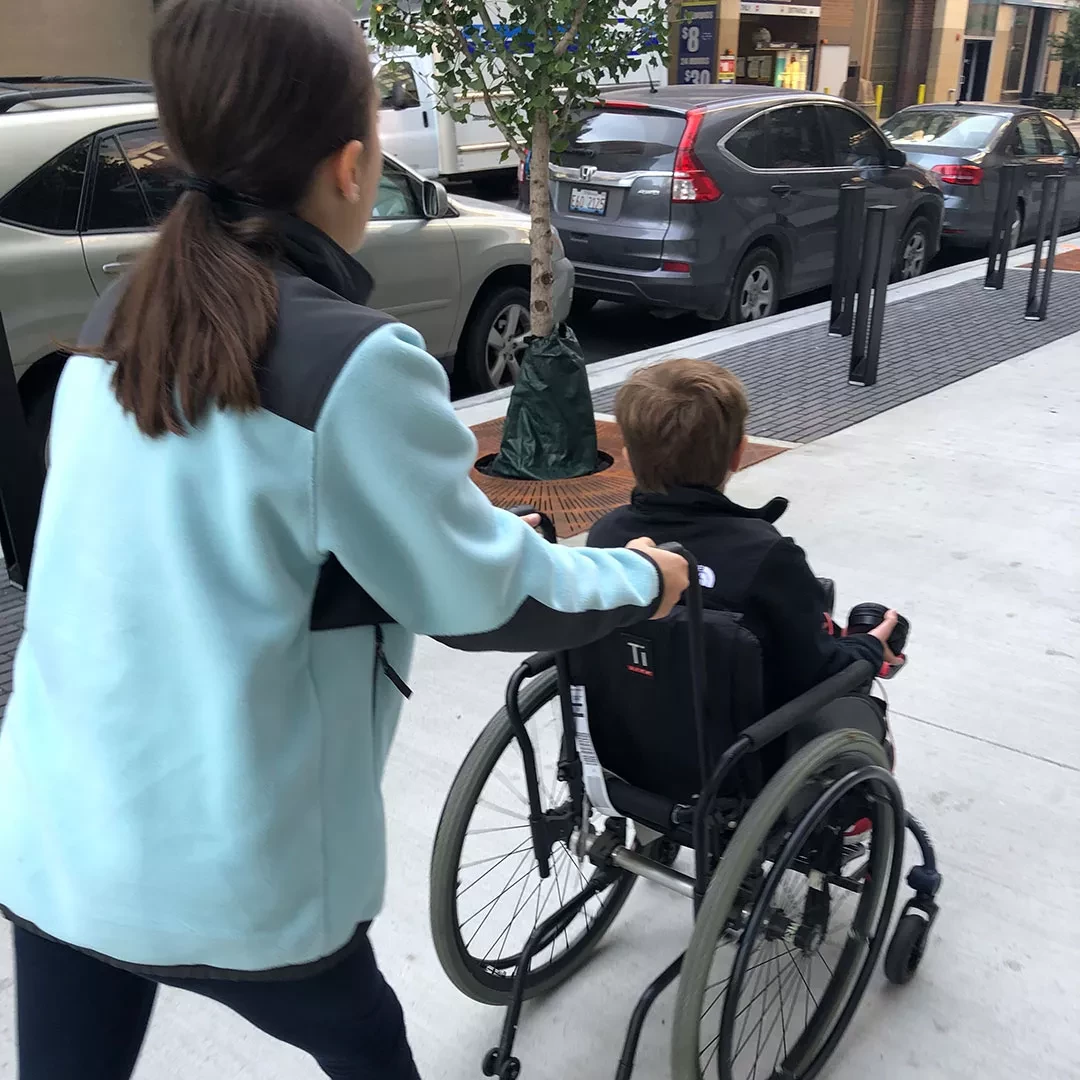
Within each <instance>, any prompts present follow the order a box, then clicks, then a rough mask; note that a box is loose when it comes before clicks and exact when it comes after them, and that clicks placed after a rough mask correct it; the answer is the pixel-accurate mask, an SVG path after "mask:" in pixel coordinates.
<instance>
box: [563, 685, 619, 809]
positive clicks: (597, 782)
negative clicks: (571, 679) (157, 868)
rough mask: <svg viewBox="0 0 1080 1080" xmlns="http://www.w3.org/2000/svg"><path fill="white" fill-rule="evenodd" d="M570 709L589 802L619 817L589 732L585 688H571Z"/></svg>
mask: <svg viewBox="0 0 1080 1080" xmlns="http://www.w3.org/2000/svg"><path fill="white" fill-rule="evenodd" d="M570 707H571V710H572V711H573V714H574V743H575V745H576V746H577V752H578V757H579V758H580V759H581V774H582V778H583V779H584V781H585V793H586V794H587V795H588V796H589V802H591V803H592V804H593V806H594V807H596V809H597V810H599V811H600V813H601V814H606V815H608V817H617V816H618V811H617V810H616V809H615V808H614V807H613V806H612V805H611V796H610V795H609V794H608V789H607V782H606V781H605V780H604V769H603V766H601V764H600V759H599V758H598V757H597V756H596V747H595V746H594V745H593V740H592V732H591V731H590V730H589V707H588V705H587V704H586V702H585V687H584V686H571V687H570Z"/></svg>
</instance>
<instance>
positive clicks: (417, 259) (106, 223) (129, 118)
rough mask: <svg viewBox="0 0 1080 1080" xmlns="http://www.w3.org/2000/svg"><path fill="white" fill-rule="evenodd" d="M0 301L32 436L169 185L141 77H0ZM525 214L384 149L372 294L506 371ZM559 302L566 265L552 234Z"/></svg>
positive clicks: (437, 338)
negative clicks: (451, 190)
mask: <svg viewBox="0 0 1080 1080" xmlns="http://www.w3.org/2000/svg"><path fill="white" fill-rule="evenodd" d="M0 146H3V148H4V153H3V154H2V155H0V312H2V313H3V317H4V322H5V324H6V326H7V333H8V338H9V341H10V344H11V351H12V356H13V359H14V364H15V372H16V375H17V376H18V378H19V389H20V393H21V395H22V400H23V405H24V408H25V410H26V413H27V417H28V420H29V422H30V425H31V428H32V429H33V432H34V435H35V437H36V440H37V441H38V443H39V445H41V446H43V445H44V441H45V437H46V434H47V432H48V427H49V421H50V417H51V414H52V401H53V394H54V392H55V389H56V383H57V380H58V379H59V377H60V371H61V369H62V368H63V364H64V359H65V353H64V350H63V345H65V344H71V343H73V342H74V341H75V339H76V337H77V336H78V333H79V329H80V327H81V325H82V322H83V320H84V319H85V317H86V315H87V313H88V312H89V310H90V308H91V307H92V306H93V304H94V302H95V300H96V299H97V297H98V295H99V294H100V293H101V292H102V291H103V290H104V289H105V288H107V287H108V286H109V284H110V283H111V282H112V281H114V280H115V279H116V278H117V277H118V276H119V275H121V274H123V272H124V271H125V270H126V269H127V267H128V266H129V265H130V263H131V260H132V259H134V258H136V257H137V256H138V254H139V252H140V251H142V250H143V249H144V248H145V247H146V246H147V245H148V244H149V243H150V242H151V240H152V238H153V229H154V225H155V222H157V221H159V220H160V219H161V217H162V216H163V215H165V214H166V213H167V212H168V210H169V208H170V207H171V206H172V203H173V201H174V200H175V198H176V196H177V194H178V192H177V187H176V184H175V180H176V175H177V174H176V169H175V167H174V166H173V164H172V163H171V160H170V157H169V152H168V149H167V147H166V146H165V144H164V141H163V138H162V135H161V132H160V130H159V129H158V126H157V109H156V107H155V105H154V101H153V98H152V96H151V93H150V87H148V86H145V85H142V84H137V83H128V82H125V81H124V80H116V79H112V80H110V79H90V80H88V79H72V80H64V79H51V80H38V79H19V80H4V79H3V78H2V77H0ZM529 228H530V223H529V219H528V218H527V217H526V216H525V215H523V214H519V213H518V212H517V211H514V210H509V209H504V208H502V207H499V206H493V205H491V204H490V203H481V202H477V201H475V200H471V199H459V198H453V199H450V198H448V197H447V194H446V191H445V189H444V188H443V187H442V185H440V184H436V183H434V182H432V181H425V180H423V179H421V178H420V177H419V176H417V175H416V174H415V173H413V172H411V171H410V170H409V169H407V168H406V167H405V166H403V165H401V164H400V163H398V162H396V161H394V160H392V159H390V158H385V159H384V168H383V177H382V181H381V183H380V188H379V195H378V200H377V202H376V205H375V211H374V216H373V219H372V222H371V224H370V226H369V228H368V232H367V235H366V237H365V240H364V248H363V252H362V258H363V261H364V264H365V265H366V267H367V268H368V270H370V271H371V273H372V276H373V277H374V278H375V281H376V288H375V292H374V295H373V296H372V303H373V304H374V305H376V306H377V307H381V308H383V309H384V310H386V311H388V312H390V313H391V314H393V315H396V316H397V317H398V318H400V319H401V320H402V321H403V322H406V323H409V324H410V325H412V326H414V327H416V329H417V330H419V331H420V332H421V333H422V334H423V335H424V339H425V341H426V342H427V346H428V348H429V349H430V350H431V351H432V352H433V353H434V354H435V355H436V356H439V357H442V358H443V359H444V360H445V361H446V363H447V366H448V367H450V366H452V365H453V362H454V361H456V365H457V367H458V369H459V381H461V382H463V383H466V384H467V385H468V388H469V389H472V390H476V391H486V390H492V389H495V388H497V387H498V386H502V385H505V384H507V383H509V382H510V381H512V379H513V377H514V375H515V373H516V370H517V356H518V348H519V345H520V339H521V338H522V336H523V335H524V334H525V333H526V332H527V331H528V318H529V275H530V255H529ZM555 255H556V264H555V269H556V282H555V296H556V311H557V314H558V315H559V317H560V318H562V317H565V314H566V313H567V311H568V310H569V306H570V298H571V295H572V292H573V279H574V273H573V268H572V266H571V265H570V263H569V261H568V260H567V259H566V258H565V257H564V256H563V253H562V250H561V247H560V244H559V241H558V238H557V237H556V245H555Z"/></svg>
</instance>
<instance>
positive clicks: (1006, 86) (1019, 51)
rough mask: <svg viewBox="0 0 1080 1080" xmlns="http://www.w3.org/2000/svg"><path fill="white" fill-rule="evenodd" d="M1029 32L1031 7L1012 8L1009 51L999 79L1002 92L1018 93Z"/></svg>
mask: <svg viewBox="0 0 1080 1080" xmlns="http://www.w3.org/2000/svg"><path fill="white" fill-rule="evenodd" d="M1030 33H1031V8H1024V7H1018V8H1013V28H1012V34H1011V35H1010V37H1009V51H1008V52H1007V53H1006V54H1005V75H1004V77H1003V78H1002V80H1001V89H1002V92H1003V93H1009V92H1013V93H1018V92H1019V90H1020V76H1021V74H1022V73H1023V70H1024V55H1025V53H1026V52H1027V45H1028V35H1029V34H1030Z"/></svg>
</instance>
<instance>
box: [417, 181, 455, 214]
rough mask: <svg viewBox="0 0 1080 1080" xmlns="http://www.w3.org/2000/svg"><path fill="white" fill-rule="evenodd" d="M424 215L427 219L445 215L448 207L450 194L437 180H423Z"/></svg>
mask: <svg viewBox="0 0 1080 1080" xmlns="http://www.w3.org/2000/svg"><path fill="white" fill-rule="evenodd" d="M423 200H424V217H426V218H428V219H429V220H434V219H435V218H441V217H446V214H447V212H448V211H449V209H450V196H449V195H447V193H446V188H445V187H443V185H442V184H440V183H439V181H438V180H425V181H424V190H423Z"/></svg>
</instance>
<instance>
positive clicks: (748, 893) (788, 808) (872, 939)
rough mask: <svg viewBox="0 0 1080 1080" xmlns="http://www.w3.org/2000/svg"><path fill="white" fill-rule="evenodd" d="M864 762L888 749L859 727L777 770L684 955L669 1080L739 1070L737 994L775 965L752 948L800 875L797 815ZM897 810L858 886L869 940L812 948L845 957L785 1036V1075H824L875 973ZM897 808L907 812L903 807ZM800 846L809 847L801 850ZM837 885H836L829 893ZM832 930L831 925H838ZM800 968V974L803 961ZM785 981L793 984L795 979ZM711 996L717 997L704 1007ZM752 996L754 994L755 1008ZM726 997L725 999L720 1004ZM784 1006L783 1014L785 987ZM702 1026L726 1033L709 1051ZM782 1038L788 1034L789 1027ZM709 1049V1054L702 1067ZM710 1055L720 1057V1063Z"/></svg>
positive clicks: (827, 738)
mask: <svg viewBox="0 0 1080 1080" xmlns="http://www.w3.org/2000/svg"><path fill="white" fill-rule="evenodd" d="M866 766H876V767H878V768H881V769H885V768H887V766H888V759H887V757H886V754H885V751H884V749H883V747H882V746H881V744H880V743H879V742H878V741H877V740H875V739H873V738H871V737H870V736H868V735H866V734H864V733H862V732H855V731H838V732H832V733H830V734H828V735H823V736H821V737H820V738H818V739H815V740H814V741H813V742H812V743H810V744H809V745H807V746H805V747H803V748H802V749H801V750H800V751H799V752H798V753H797V754H795V755H794V756H793V757H792V758H791V759H790V760H789V761H788V762H787V763H786V764H785V765H784V766H783V767H782V768H781V769H780V770H779V771H778V772H777V773H776V775H775V776H774V777H773V778H772V780H770V782H769V783H768V785H767V786H766V788H765V790H764V791H763V792H762V793H761V794H760V795H759V796H758V797H757V798H756V799H755V800H754V802H753V804H752V805H751V807H750V809H749V811H748V812H747V814H746V815H745V816H744V817H743V819H742V821H741V822H740V824H739V827H738V829H737V830H736V831H735V834H734V836H733V837H732V838H731V840H730V842H729V843H728V845H727V848H726V850H725V851H724V855H723V858H722V859H721V861H720V864H719V866H718V867H717V869H716V872H715V873H714V874H713V878H712V881H711V882H710V884H709V888H708V891H707V892H706V894H705V899H704V901H703V902H702V905H701V909H700V911H699V912H698V916H697V920H696V922H695V924H694V933H693V936H692V938H691V940H690V945H689V947H688V948H687V951H686V961H685V963H684V965H683V970H682V975H681V977H680V980H679V989H678V995H677V998H676V1002H675V1010H674V1023H673V1029H672V1044H671V1074H672V1080H699V1078H700V1077H702V1076H703V1075H708V1076H710V1077H711V1076H713V1075H717V1076H719V1078H720V1080H732V1076H733V1072H732V1066H733V1065H734V1064H735V1062H736V1061H737V1060H738V1059H739V1056H740V1054H741V1053H742V1049H743V1048H744V1047H745V1046H746V1043H745V1042H744V1043H743V1044H742V1046H737V1047H733V1045H732V1044H733V1043H736V1042H737V1041H738V1040H737V1038H736V1039H733V1038H732V1037H731V1032H732V1025H733V1023H734V1022H735V1021H737V1020H738V1018H739V1017H740V1016H741V1015H743V1013H744V1012H745V1009H744V1010H742V1011H741V1012H735V1011H734V1010H736V1009H737V1008H738V1006H739V1005H740V1004H741V997H740V993H739V991H740V990H741V989H742V987H743V984H744V983H745V981H746V979H747V977H752V976H751V973H753V972H754V971H755V970H758V971H759V974H758V976H757V978H758V980H759V981H760V978H761V975H760V968H761V967H762V966H763V965H767V964H770V963H772V960H771V959H770V960H766V961H763V962H761V963H757V964H756V968H755V966H754V965H753V964H751V960H752V959H754V957H755V955H756V954H755V953H754V950H755V949H756V948H758V947H760V942H759V941H758V938H757V937H756V932H757V930H759V929H762V928H763V926H766V925H768V920H769V918H770V917H772V916H770V915H769V914H767V913H769V912H774V911H778V910H780V909H779V908H772V907H771V906H770V905H771V904H772V901H773V900H774V899H775V898H776V896H777V895H778V892H779V890H778V887H777V886H778V883H779V881H782V880H785V879H786V875H787V874H788V873H795V871H794V870H790V869H789V867H790V866H792V865H794V863H791V862H789V863H788V864H785V863H784V862H783V857H784V851H783V850H782V848H783V847H784V845H785V844H786V843H787V838H788V837H791V836H792V834H793V833H794V832H795V830H796V829H797V828H800V827H801V825H800V820H801V819H802V818H803V816H804V815H805V814H806V813H807V811H808V810H809V809H810V804H811V803H812V802H813V801H814V800H815V799H816V797H817V794H820V792H821V791H823V790H828V789H829V788H830V786H831V785H832V784H833V783H834V782H835V781H837V780H838V779H840V778H841V777H844V776H846V775H848V774H850V773H853V772H855V771H856V770H859V769H862V768H864V767H866ZM808 796H809V800H808ZM892 809H893V810H894V813H893V814H890V813H888V812H887V811H886V810H885V809H882V810H880V811H879V810H875V811H874V813H875V815H876V816H875V825H874V829H873V830H872V833H871V840H870V847H869V855H868V857H867V862H866V864H865V866H864V867H863V868H862V869H861V871H860V873H861V874H862V878H861V880H862V881H864V882H865V885H864V886H862V887H861V888H860V896H859V900H858V902H857V905H856V907H857V911H856V917H857V918H858V919H860V920H862V921H863V922H864V923H865V924H866V925H865V926H860V931H863V930H865V931H868V933H867V935H866V940H863V939H862V937H861V934H860V935H855V934H851V935H850V938H849V939H841V940H840V941H839V942H832V934H831V933H829V934H827V935H826V936H825V938H824V939H823V940H822V941H819V942H817V943H816V944H815V945H814V949H815V955H816V951H817V950H820V948H821V946H822V945H823V944H825V942H826V941H830V942H832V944H833V945H837V944H839V948H840V953H839V959H838V960H837V961H836V968H835V972H834V969H833V968H832V967H831V966H830V965H829V964H828V962H827V961H824V957H822V960H823V963H824V965H825V967H826V968H827V969H828V975H829V978H828V980H827V983H826V989H825V991H824V992H823V993H822V996H821V1002H820V1003H818V1001H817V999H816V998H814V1002H815V1010H814V1013H813V1015H812V1016H811V1015H810V1014H809V1005H808V1003H807V1004H806V1006H805V1007H806V1010H807V1015H806V1018H805V1025H806V1026H805V1028H804V1030H803V1032H802V1034H801V1035H800V1036H799V1037H798V1039H797V1040H795V1039H793V1046H792V1048H791V1050H788V1049H787V1046H786V1041H785V1045H784V1050H785V1060H784V1062H783V1066H784V1070H786V1071H783V1072H782V1073H781V1075H783V1076H784V1077H789V1076H790V1077H792V1078H794V1080H808V1078H810V1077H812V1076H814V1075H816V1074H817V1072H818V1070H819V1069H820V1067H821V1066H822V1065H823V1064H824V1062H825V1060H826V1059H827V1057H828V1055H829V1054H830V1053H831V1052H832V1049H833V1048H834V1047H835V1044H836V1042H837V1041H838V1039H839V1038H840V1036H841V1035H842V1034H843V1031H844V1029H845V1028H846V1027H847V1024H848V1023H849V1022H850V1019H851V1016H852V1015H853V1014H854V1010H855V1006H856V1005H857V1003H858V999H859V997H860V996H861V994H862V991H863V989H864V988H865V985H866V979H867V977H868V975H869V972H870V970H871V969H872V967H873V966H874V965H875V964H876V962H877V958H878V956H879V955H880V950H881V947H882V946H883V944H884V936H883V935H884V931H885V929H886V928H887V926H888V920H889V915H890V912H891V908H892V903H893V900H894V899H895V895H896V888H897V885H898V883H899V878H900V872H901V869H902V864H901V859H902V854H903V851H902V841H903V833H902V830H899V829H897V826H896V816H895V807H894V808H892ZM860 812H861V811H860ZM899 812H900V813H902V808H901V810H900V811H899ZM800 850H801V851H805V850H807V849H806V848H805V847H804V848H801V849H800ZM794 854H797V853H794ZM766 862H768V863H770V865H771V867H772V869H775V868H776V867H777V866H779V870H778V871H777V873H778V875H779V877H777V876H776V875H774V874H773V873H772V870H770V873H769V875H768V876H766V875H765V873H764V871H763V864H764V863H766ZM844 876H845V877H847V876H848V871H846V870H845V874H844ZM774 878H775V880H774ZM834 887H835V886H833V885H832V884H830V885H829V886H828V889H829V890H831V889H833V888H834ZM840 895H841V896H842V895H843V892H842V891H841V893H840ZM864 908H865V910H864ZM827 929H831V926H830V927H827ZM748 935H749V936H748ZM766 940H768V939H767V938H762V939H761V941H766ZM797 940H798V939H796V941H797ZM779 941H780V942H781V944H783V942H784V941H785V936H783V935H782V936H780V938H779ZM756 942H757V943H758V944H755V943H756ZM729 946H730V947H731V948H732V949H733V950H734V955H732V953H728V954H726V955H727V958H728V959H729V960H730V962H731V964H732V967H731V969H730V974H729V976H728V978H727V979H726V980H720V981H715V980H714V979H713V973H714V967H715V961H716V956H717V951H718V949H721V948H727V947H729ZM797 947H798V946H797ZM788 951H789V953H790V952H791V950H788ZM776 957H777V959H781V960H782V959H783V957H782V956H780V954H776ZM796 961H798V957H796ZM766 970H767V971H770V972H771V968H768V967H767V968H766ZM796 971H797V972H799V974H800V977H802V972H801V969H799V968H798V966H796ZM807 974H809V976H810V981H811V982H812V981H813V979H814V975H813V971H812V970H809V971H808V973H807ZM819 974H820V972H819ZM788 978H789V976H787V975H785V976H784V977H783V978H782V979H781V980H780V982H781V984H782V983H783V981H784V980H786V979H788ZM732 980H735V987H736V989H735V992H734V994H733V993H732V992H731V989H732V987H731V985H730V983H731V982H732ZM803 982H804V984H805V985H806V988H807V992H808V994H809V995H810V996H811V997H813V994H812V991H811V990H810V985H809V982H807V980H806V979H805V978H803ZM788 985H789V988H790V987H791V986H797V985H798V984H797V983H789V984H788ZM718 987H719V988H720V989H719V991H718V990H717V988H718ZM757 997H760V995H757ZM706 998H709V999H710V1003H709V1005H708V1007H707V1008H705V1002H706ZM754 1000H756V999H752V1000H751V1005H752V1004H753V1002H754ZM721 1001H722V1002H723V1004H722V1005H721V1006H720V1008H717V1006H718V1005H720V1002H721ZM780 1002H781V1010H783V1008H784V1005H783V997H782V986H781V999H780ZM703 1023H704V1024H705V1025H706V1029H707V1032H708V1031H711V1030H712V1025H713V1024H717V1025H719V1034H718V1035H717V1036H716V1038H714V1039H712V1040H710V1041H707V1042H706V1044H705V1049H704V1050H702V1037H703V1035H702V1025H703ZM762 1023H764V1015H763V1018H762ZM774 1024H775V1022H774ZM770 1035H771V1032H770ZM784 1038H785V1040H786V1038H787V1034H786V1031H785V1032H784ZM713 1046H715V1047H716V1049H715V1050H713V1049H712V1047H713ZM733 1049H734V1053H732V1051H733ZM703 1054H709V1055H710V1056H709V1057H708V1059H707V1060H706V1061H705V1063H704V1065H703V1064H702V1057H703ZM713 1057H715V1058H716V1060H715V1062H714V1061H713ZM777 1067H779V1063H778V1064H777V1065H774V1070H775V1068H777ZM748 1075H750V1074H748ZM764 1075H766V1076H772V1075H773V1073H772V1072H768V1071H766V1072H765V1073H764ZM736 1080H740V1078H738V1077H737V1078H736Z"/></svg>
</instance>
